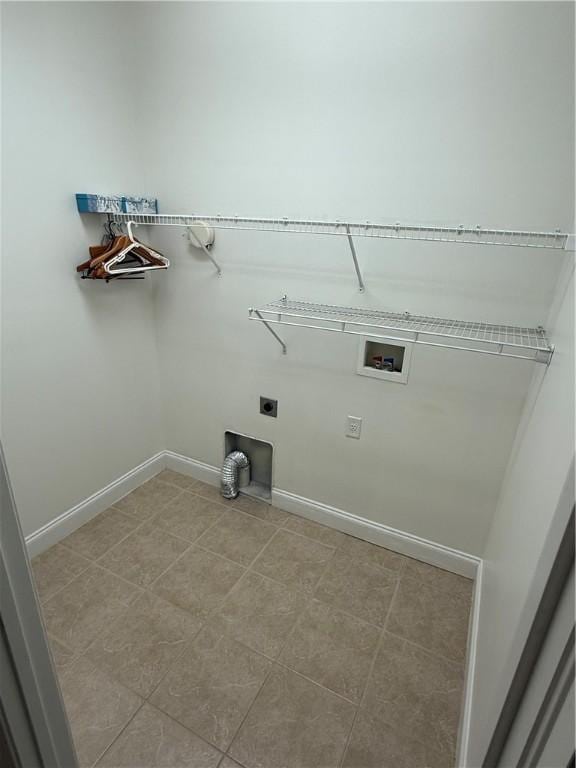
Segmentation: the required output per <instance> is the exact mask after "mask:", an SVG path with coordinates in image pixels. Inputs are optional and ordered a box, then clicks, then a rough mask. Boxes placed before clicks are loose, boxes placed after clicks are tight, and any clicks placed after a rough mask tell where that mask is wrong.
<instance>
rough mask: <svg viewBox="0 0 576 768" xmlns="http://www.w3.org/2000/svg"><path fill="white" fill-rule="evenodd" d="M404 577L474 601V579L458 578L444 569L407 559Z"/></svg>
mask: <svg viewBox="0 0 576 768" xmlns="http://www.w3.org/2000/svg"><path fill="white" fill-rule="evenodd" d="M402 575H403V576H409V577H410V578H411V579H416V580H417V581H423V582H424V583H425V584H428V586H430V587H435V588H436V589H443V590H444V591H445V592H450V593H451V594H456V593H458V594H460V595H462V597H464V598H467V599H468V600H470V601H471V600H472V592H473V590H474V582H473V581H472V579H466V578H464V576H458V575H457V574H456V573H450V571H445V570H443V569H442V568H435V567H434V566H433V565H428V563H421V562H420V561H419V560H413V559H412V558H406V565H405V566H404V571H403V573H402Z"/></svg>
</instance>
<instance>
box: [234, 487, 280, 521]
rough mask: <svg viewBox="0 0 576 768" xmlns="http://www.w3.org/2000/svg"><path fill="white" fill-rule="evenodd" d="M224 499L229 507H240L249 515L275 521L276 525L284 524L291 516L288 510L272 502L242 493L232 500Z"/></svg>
mask: <svg viewBox="0 0 576 768" xmlns="http://www.w3.org/2000/svg"><path fill="white" fill-rule="evenodd" d="M222 501H223V502H224V503H225V504H226V506H227V507H228V508H232V509H239V510H240V511H241V512H245V513H246V514H247V515H252V516H253V517H257V518H259V519H260V520H265V521H266V522H267V523H274V525H282V523H284V522H285V521H286V520H287V519H288V518H289V517H290V515H289V514H288V512H284V511H283V510H282V509H278V508H277V507H273V506H272V504H268V503H267V502H266V501H260V500H258V499H254V498H252V497H250V496H244V495H242V494H240V495H239V496H238V497H237V498H236V499H233V500H232V501H226V500H225V499H222Z"/></svg>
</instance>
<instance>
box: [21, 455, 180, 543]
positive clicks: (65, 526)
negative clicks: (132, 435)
mask: <svg viewBox="0 0 576 768" xmlns="http://www.w3.org/2000/svg"><path fill="white" fill-rule="evenodd" d="M165 466H166V459H165V453H164V451H161V452H160V453H157V454H156V455H155V456H152V457H151V458H149V459H147V460H146V461H143V462H142V464H139V465H138V466H137V467H135V468H134V469H131V470H130V471H129V472H126V474H125V475H122V477H119V478H118V479H116V480H114V481H112V482H111V483H109V485H107V486H106V487H105V488H102V490H100V491H97V492H96V493H93V494H92V496H89V497H88V498H87V499H84V501H81V502H80V503H79V504H76V505H75V506H74V507H72V508H71V509H68V510H67V511H66V512H63V513H62V514H61V515H59V516H58V517H57V518H55V519H54V520H51V521H50V522H49V523H46V525H43V526H42V528H39V529H38V530H37V531H34V533H31V534H30V535H29V536H27V537H26V547H27V549H28V554H29V555H30V557H34V555H38V554H40V553H41V552H43V551H44V550H45V549H48V547H51V546H52V545H53V544H56V543H57V542H58V541H60V540H61V539H63V538H64V537H65V536H68V534H70V533H72V532H73V531H75V530H76V528H79V527H80V526H81V525H84V523H87V522H88V521H89V520H91V519H92V518H93V517H96V515H99V514H100V512H103V511H104V510H105V509H107V508H108V507H109V506H111V505H112V504H114V503H115V502H117V501H119V500H120V499H121V498H122V497H123V496H126V494H127V493H130V491H133V490H134V489H135V488H137V487H138V486H139V485H141V484H142V483H144V482H145V481H146V480H149V479H150V478H151V477H153V476H154V475H156V474H158V472H160V471H161V470H162V469H164V467H165Z"/></svg>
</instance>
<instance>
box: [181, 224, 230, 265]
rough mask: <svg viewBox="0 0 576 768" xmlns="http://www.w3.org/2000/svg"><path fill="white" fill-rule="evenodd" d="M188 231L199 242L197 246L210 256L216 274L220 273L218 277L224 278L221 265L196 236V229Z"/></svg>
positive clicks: (189, 228)
mask: <svg viewBox="0 0 576 768" xmlns="http://www.w3.org/2000/svg"><path fill="white" fill-rule="evenodd" d="M187 229H188V233H189V234H190V235H191V236H192V237H193V238H194V240H195V241H196V242H197V244H198V247H199V248H201V249H202V250H203V251H204V253H205V254H206V256H208V258H209V259H210V261H211V262H212V264H214V266H215V267H216V272H217V273H218V277H222V270H221V269H220V265H219V264H218V262H217V261H216V259H215V258H214V256H212V254H211V253H210V251H209V250H208V248H206V246H205V245H204V243H203V242H202V241H201V240H200V238H199V237H198V235H197V234H196V232H194V229H193V228H192V227H187Z"/></svg>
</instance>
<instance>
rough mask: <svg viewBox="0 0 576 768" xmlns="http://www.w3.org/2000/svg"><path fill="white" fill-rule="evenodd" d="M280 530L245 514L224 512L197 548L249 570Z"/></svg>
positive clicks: (200, 539)
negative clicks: (213, 553)
mask: <svg viewBox="0 0 576 768" xmlns="http://www.w3.org/2000/svg"><path fill="white" fill-rule="evenodd" d="M277 530H278V529H277V528H276V526H275V525H271V524H270V523H265V522H263V521H262V520H257V519H256V518H255V517H252V516H251V515H246V514H244V512H236V511H225V512H224V514H223V516H222V517H221V518H220V520H219V521H218V522H217V523H216V524H215V525H213V526H212V528H210V530H209V531H206V533H205V534H204V535H203V536H201V537H200V538H199V539H198V546H200V547H204V548H205V549H209V550H210V551H211V552H215V553H216V554H217V555H222V556H223V557H227V558H228V559H229V560H234V562H235V563H240V565H244V566H248V565H250V563H251V562H252V560H254V558H255V557H256V555H257V554H258V553H259V552H261V551H262V549H263V547H264V546H265V545H266V544H267V543H268V542H269V541H270V539H271V538H272V536H273V535H274V534H275V533H276V531H277Z"/></svg>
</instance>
